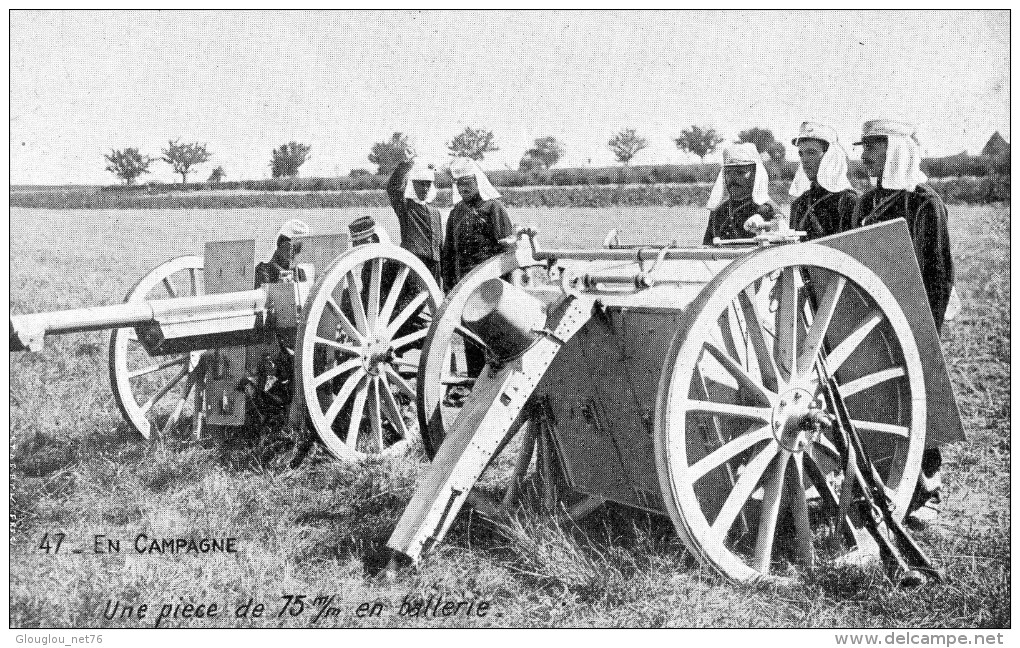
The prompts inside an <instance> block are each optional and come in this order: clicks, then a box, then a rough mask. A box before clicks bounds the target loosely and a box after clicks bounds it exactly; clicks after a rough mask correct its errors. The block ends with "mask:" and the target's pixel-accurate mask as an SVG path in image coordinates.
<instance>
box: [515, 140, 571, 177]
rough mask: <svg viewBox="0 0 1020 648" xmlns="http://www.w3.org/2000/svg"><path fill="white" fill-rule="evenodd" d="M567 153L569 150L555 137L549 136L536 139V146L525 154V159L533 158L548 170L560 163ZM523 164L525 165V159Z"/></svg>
mask: <svg viewBox="0 0 1020 648" xmlns="http://www.w3.org/2000/svg"><path fill="white" fill-rule="evenodd" d="M566 152H567V149H566V148H564V146H563V145H562V144H560V143H559V142H558V141H556V138H555V137H553V136H552V135H548V136H546V137H539V138H537V139H535V146H533V147H532V148H529V149H528V150H527V151H525V152H524V158H531V159H532V160H534V161H536V162H538V163H539V164H541V165H542V166H544V167H545V168H547V169H548V168H550V167H552V166H553V165H554V164H556V163H557V162H559V161H560V158H562V157H563V155H564V154H565V153H566ZM521 163H522V164H523V163H524V159H522V160H521Z"/></svg>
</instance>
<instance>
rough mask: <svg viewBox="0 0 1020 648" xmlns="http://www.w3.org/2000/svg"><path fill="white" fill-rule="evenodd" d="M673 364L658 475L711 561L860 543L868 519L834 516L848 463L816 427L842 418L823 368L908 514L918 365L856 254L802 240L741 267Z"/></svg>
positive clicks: (772, 562) (830, 550)
mask: <svg viewBox="0 0 1020 648" xmlns="http://www.w3.org/2000/svg"><path fill="white" fill-rule="evenodd" d="M665 367H666V369H665V370H664V372H663V374H662V378H661V382H660V385H659V393H658V404H657V408H656V411H657V419H656V429H655V443H656V447H655V451H656V462H657V468H658V473H659V480H660V483H661V485H662V490H663V494H664V496H665V497H664V499H665V501H666V506H667V509H668V511H669V514H670V516H671V517H672V519H673V522H674V524H675V525H676V528H677V530H678V532H679V534H680V536H681V538H682V540H683V541H684V543H685V544H686V546H687V547H688V549H689V550H690V551H691V552H692V553H693V554H694V555H695V556H697V557H698V558H699V559H700V560H701V561H702V563H703V564H706V565H708V566H710V567H712V568H713V569H715V570H716V571H718V572H719V573H721V574H723V575H724V576H727V577H729V578H732V579H735V580H741V581H745V580H753V579H756V578H760V577H763V576H772V577H781V575H782V573H783V572H784V571H785V570H786V568H787V566H789V565H793V564H799V565H807V566H810V565H813V564H815V563H818V562H826V561H830V560H832V561H835V560H840V559H846V558H848V557H851V556H853V555H855V554H860V553H864V551H865V547H867V546H868V542H867V538H866V534H864V533H861V532H860V528H859V527H860V523H859V522H858V523H856V524H855V523H854V522H853V519H854V518H853V516H849V515H847V516H845V522H846V525H844V524H836V520H835V518H837V517H839V516H840V511H841V510H842V511H843V512H845V511H846V509H840V507H839V500H840V497H841V496H842V493H843V492H845V491H843V489H842V483H843V478H844V476H843V466H844V463H843V461H844V460H843V458H842V457H840V456H839V453H838V452H837V451H836V447H837V444H836V443H834V439H835V434H837V430H835V429H833V428H832V427H831V426H828V425H826V424H823V423H820V421H825V420H826V417H829V416H832V415H833V412H832V411H831V410H832V407H831V405H830V404H829V402H828V399H827V398H826V395H825V394H824V393H823V391H824V385H825V383H823V380H824V378H823V377H824V376H831V377H832V380H831V382H830V383H828V384H835V385H836V387H835V389H834V391H835V392H836V395H835V396H833V398H841V399H842V400H843V402H845V404H846V408H847V409H848V411H849V413H850V417H851V419H852V421H853V426H854V427H855V428H856V430H857V432H858V433H859V435H860V437H861V440H862V442H863V446H864V448H865V450H866V452H867V453H868V455H869V457H870V459H871V460H872V462H873V463H874V464H875V466H876V467H877V469H878V472H879V473H880V475H881V477H882V479H883V481H884V484H885V488H886V492H887V494H888V496H889V497H890V499H891V501H892V505H893V507H894V511H895V513H896V515H898V516H899V517H901V518H902V516H903V514H904V513H905V512H906V510H907V504H908V503H909V501H910V498H911V495H912V493H913V489H914V484H915V482H916V479H917V475H918V471H919V469H920V461H921V453H922V451H923V448H924V436H925V412H926V409H925V407H926V404H925V391H924V377H923V374H922V369H921V359H920V356H919V353H918V350H917V346H916V343H915V340H914V338H913V334H912V333H911V330H910V327H909V325H908V323H907V321H906V319H905V317H904V315H903V312H902V310H901V309H900V307H899V305H898V304H897V302H896V300H895V299H894V298H893V296H892V294H891V293H890V292H889V290H888V288H886V287H885V285H884V284H883V283H882V282H881V280H880V279H879V278H878V277H877V276H876V275H875V274H874V273H873V272H871V271H870V270H869V269H868V268H866V267H865V266H863V265H862V264H860V263H859V262H857V261H856V260H854V259H852V258H851V257H849V256H847V255H845V254H843V253H841V252H837V251H834V250H831V249H828V248H824V247H821V246H817V245H811V244H804V245H795V246H783V247H781V248H776V249H772V250H766V251H762V252H758V253H755V254H752V255H749V256H748V257H746V258H743V259H740V260H739V261H735V262H734V263H733V264H732V265H730V266H729V267H727V268H726V269H725V270H724V271H723V272H722V273H720V274H719V275H718V276H717V277H715V278H714V279H713V280H712V281H711V282H710V283H709V284H708V285H707V286H706V288H705V289H704V290H703V291H702V293H701V294H700V295H699V296H698V298H697V299H696V300H695V301H694V302H692V304H691V306H690V309H689V311H688V313H687V314H686V316H685V318H684V322H683V324H682V325H681V328H680V330H679V331H678V333H677V335H676V338H675V339H674V341H673V344H672V345H671V348H670V351H669V353H668V355H667V357H666V363H665ZM819 413H821V414H822V416H819ZM847 529H849V532H848V531H847ZM855 538H856V541H855ZM871 547H872V548H873V547H874V545H871Z"/></svg>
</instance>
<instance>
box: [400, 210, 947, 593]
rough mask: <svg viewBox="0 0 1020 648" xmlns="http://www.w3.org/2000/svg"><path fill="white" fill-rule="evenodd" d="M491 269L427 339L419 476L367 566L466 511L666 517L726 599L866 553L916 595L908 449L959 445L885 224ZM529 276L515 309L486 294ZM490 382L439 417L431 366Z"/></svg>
mask: <svg viewBox="0 0 1020 648" xmlns="http://www.w3.org/2000/svg"><path fill="white" fill-rule="evenodd" d="M795 239H796V237H791V236H790V235H789V232H781V233H778V234H777V235H770V234H764V235H761V236H759V237H757V238H756V239H755V240H746V241H742V242H741V243H742V245H737V246H730V245H727V246H715V247H696V248H677V247H676V246H662V245H659V246H632V247H623V246H620V245H619V243H618V241H616V240H615V238H614V237H612V236H610V237H608V238H607V242H606V244H607V245H609V246H610V247H607V248H604V249H590V250H571V249H548V250H543V249H541V248H540V247H539V246H538V244H537V242H536V240H535V238H534V237H533V236H532V235H530V234H529V233H522V235H521V236H520V237H519V238H518V240H517V242H516V245H515V246H514V249H513V250H512V251H508V252H506V253H505V254H503V255H501V256H499V257H496V258H494V259H491V260H490V261H488V262H486V263H485V264H483V265H481V266H479V267H477V268H476V269H475V270H474V271H473V272H472V273H471V274H469V275H468V276H467V277H465V278H464V279H463V280H462V281H461V283H460V284H458V285H457V286H456V287H455V288H454V289H453V290H452V291H451V292H450V293H449V294H448V295H447V296H446V299H445V300H444V302H443V304H442V305H441V306H440V308H439V310H438V313H437V314H436V316H435V317H434V318H433V321H432V324H431V327H430V330H429V333H428V337H427V340H426V343H425V347H424V349H423V351H422V353H423V359H422V365H421V367H420V370H419V374H418V389H417V401H418V415H419V424H420V429H421V430H422V431H423V432H422V434H423V441H424V442H425V446H426V450H427V452H428V453H429V455H430V457H431V458H432V464H431V466H430V467H429V469H428V472H427V473H426V477H425V479H424V481H423V482H421V483H420V485H419V487H418V489H417V490H416V492H415V494H414V496H413V498H412V500H411V501H410V503H409V504H408V506H407V508H406V509H405V511H404V513H403V515H402V517H401V518H400V520H399V522H398V524H397V526H396V528H395V530H394V531H393V534H392V536H391V538H390V539H389V542H388V546H389V548H390V549H391V550H392V551H393V552H394V557H393V561H391V567H396V566H397V565H399V564H401V563H403V562H405V561H407V560H410V561H415V560H418V559H419V558H420V557H421V556H422V555H423V554H425V553H427V552H428V550H429V549H430V548H431V547H432V546H433V545H434V544H435V543H437V542H440V541H442V539H443V537H444V535H445V534H446V532H447V530H448V529H449V528H450V525H451V524H452V522H453V520H454V518H455V517H456V516H457V513H458V511H459V510H460V509H461V507H462V506H463V505H464V504H468V505H469V506H471V507H472V508H474V509H475V510H476V511H477V512H479V513H481V514H482V515H483V517H489V518H495V519H500V518H503V517H505V516H507V515H510V514H512V513H513V512H514V511H515V510H516V509H517V508H518V507H520V506H522V505H523V504H524V503H526V502H528V501H530V502H531V503H532V504H533V505H536V506H538V507H540V508H541V509H544V510H545V511H546V512H547V513H548V514H549V515H551V516H555V517H557V518H559V519H564V520H578V519H580V518H582V517H584V516H586V515H588V514H590V513H592V512H593V511H595V510H596V509H597V508H598V507H600V506H601V505H603V504H604V503H606V502H615V503H617V504H622V505H625V506H629V507H634V508H637V509H641V510H645V511H651V512H655V513H660V514H666V515H669V517H670V518H671V519H672V521H673V523H674V525H675V527H676V529H677V532H678V534H679V536H680V539H681V540H682V541H683V543H684V545H685V546H686V547H687V549H688V550H689V552H690V553H691V554H692V555H693V556H695V557H697V558H698V559H699V560H700V561H701V562H702V563H703V564H705V565H707V566H708V567H710V568H711V569H713V570H715V571H717V572H718V573H720V574H722V575H724V576H726V577H728V578H731V579H735V580H752V579H756V578H761V577H765V576H768V577H781V575H782V574H783V573H784V572H785V571H786V569H787V567H788V566H789V565H791V564H799V565H813V564H818V563H819V562H825V561H828V560H844V559H852V558H856V557H860V556H863V555H866V554H871V555H874V554H879V555H881V557H882V558H883V559H884V561H885V563H886V564H887V566H889V567H890V570H891V571H895V572H897V573H899V574H900V576H902V575H903V574H907V578H906V580H908V581H909V580H916V578H917V576H918V571H917V570H922V571H924V570H926V569H929V568H930V561H928V560H927V558H926V557H925V556H924V555H923V553H922V552H921V551H920V549H918V547H917V546H916V545H915V544H914V543H913V542H912V540H911V539H910V537H909V535H907V534H906V532H905V531H904V530H903V527H902V524H901V522H902V520H903V517H904V514H905V513H906V511H907V507H908V504H909V502H910V500H911V496H912V494H913V491H914V486H915V482H916V480H917V476H918V472H919V470H920V463H921V455H922V451H923V449H924V448H925V445H926V443H928V444H929V445H933V444H937V443H944V442H948V441H952V440H956V439H959V438H962V424H961V421H960V416H959V412H958V409H957V406H956V401H955V398H954V396H953V392H952V388H951V385H950V382H949V377H948V373H947V370H946V367H945V361H944V358H943V355H942V350H941V347H940V346H939V341H938V337H937V334H936V331H935V326H934V321H933V319H932V316H931V311H930V309H929V307H928V303H927V300H926V299H925V297H924V294H925V293H924V289H923V287H922V283H921V277H920V272H919V269H918V266H917V263H916V260H915V257H914V254H913V248H912V246H911V243H910V238H909V234H908V232H907V228H906V225H905V223H904V222H903V221H902V220H900V221H893V222H890V223H883V224H880V225H875V226H872V227H866V228H861V229H858V230H854V231H852V232H848V233H844V234H840V235H836V236H831V237H827V238H824V239H819V240H816V241H814V242H812V243H791V242H790V241H792V240H795ZM519 270H523V271H526V272H528V273H529V275H534V274H539V275H541V273H542V272H543V271H545V272H547V273H548V275H547V281H544V282H543V281H533V282H531V283H530V284H529V285H525V286H523V287H521V286H514V285H511V284H510V283H508V282H505V281H503V280H502V279H501V277H503V276H505V275H507V274H508V273H511V272H514V271H519ZM463 344H476V345H479V346H481V347H482V348H483V349H485V352H486V356H487V358H488V362H487V364H486V366H485V369H484V370H483V371H482V373H481V375H480V376H478V378H477V381H476V382H475V384H474V389H473V391H472V393H471V394H470V396H469V397H468V398H467V400H466V402H464V404H463V406H462V407H461V408H460V409H457V408H455V407H449V406H448V404H449V403H448V402H446V401H444V398H443V395H444V393H443V385H444V384H446V383H449V382H451V380H450V379H451V378H452V377H456V376H455V374H452V373H451V371H450V367H449V364H448V362H449V361H448V358H449V356H450V349H451V348H452V347H453V346H456V345H463Z"/></svg>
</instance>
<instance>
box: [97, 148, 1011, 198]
mask: <svg viewBox="0 0 1020 648" xmlns="http://www.w3.org/2000/svg"><path fill="white" fill-rule="evenodd" d="M766 166H767V167H768V171H769V177H770V178H772V179H773V180H785V181H787V182H789V181H791V180H793V176H794V173H796V171H797V162H796V160H785V161H783V162H779V163H772V162H769V163H768V164H767V165H766ZM850 166H851V168H850V175H851V177H853V178H866V177H867V175H866V174H865V173H864V169H863V167H862V166H861V163H860V162H859V161H854V162H851V165H850ZM921 169H922V170H923V171H924V172H925V173H926V174H927V175H928V177H930V178H950V177H953V178H955V177H962V176H973V177H986V176H991V175H996V174H1008V173H1009V156H999V157H989V156H972V155H953V156H949V157H942V158H928V159H925V160H923V161H922V163H921ZM718 173H719V165H718V164H659V165H646V166H641V165H638V166H632V167H602V168H591V169H539V170H534V171H514V170H511V169H496V170H493V171H490V172H489V173H488V175H489V177H490V179H491V180H492V182H493V184H495V185H496V186H498V187H539V186H541V187H546V186H555V187H566V186H578V185H581V186H593V185H594V186H600V185H601V186H607V185H621V184H622V185H634V184H648V185H652V184H674V183H678V184H694V183H709V182H712V181H714V180H715V177H716V175H718ZM387 179H388V176H382V175H359V176H357V177H350V176H347V177H339V178H273V179H268V180H231V181H226V182H220V183H218V184H211V183H208V182H191V183H188V184H187V185H186V186H185V187H184V188H185V189H187V190H193V191H203V190H210V189H215V190H247V191H370V190H378V189H384V188H385V186H386V180H387ZM450 183H451V178H450V176H449V174H448V173H446V172H445V171H441V172H439V174H438V179H437V184H438V186H439V187H441V188H444V189H448V188H449V187H450ZM181 188H182V187H181V185H179V184H163V183H155V182H153V183H149V184H146V185H137V186H132V187H128V186H124V185H110V186H104V187H101V188H100V189H99V190H100V191H104V192H112V193H145V192H149V193H163V192H166V191H180V190H181Z"/></svg>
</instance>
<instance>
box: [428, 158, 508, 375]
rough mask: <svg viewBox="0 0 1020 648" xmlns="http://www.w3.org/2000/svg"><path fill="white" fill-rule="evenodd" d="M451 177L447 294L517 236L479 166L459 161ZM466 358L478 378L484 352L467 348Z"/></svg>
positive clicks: (446, 243) (445, 248)
mask: <svg viewBox="0 0 1020 648" xmlns="http://www.w3.org/2000/svg"><path fill="white" fill-rule="evenodd" d="M450 175H452V176H453V180H454V186H453V202H454V205H453V209H452V210H451V211H450V218H449V220H448V221H447V223H446V239H445V241H444V243H443V281H444V283H445V285H446V288H447V290H449V289H450V288H452V287H453V286H455V285H457V282H459V281H460V280H461V279H462V278H463V277H464V275H466V274H467V273H469V272H471V270H473V269H474V268H475V266H477V265H478V264H480V263H482V262H483V261H486V260H488V259H490V258H492V257H494V256H496V255H497V254H499V253H500V252H501V251H502V248H501V246H500V243H499V241H500V239H504V238H507V237H509V236H511V235H512V234H513V225H512V224H511V223H510V216H509V215H507V212H506V208H505V207H503V204H502V203H500V202H499V192H498V191H496V188H495V187H493V186H492V183H490V182H489V179H488V178H487V177H486V176H485V173H483V172H482V169H481V168H480V167H479V166H478V163H477V162H475V161H474V160H471V159H469V158H455V159H454V160H453V162H451V163H450ZM464 354H465V356H466V361H467V370H468V374H469V375H471V376H477V375H478V374H479V373H481V370H482V367H484V366H485V354H484V352H483V351H482V350H481V349H479V348H477V347H475V346H474V345H473V344H467V345H466V348H465V351H464Z"/></svg>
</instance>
